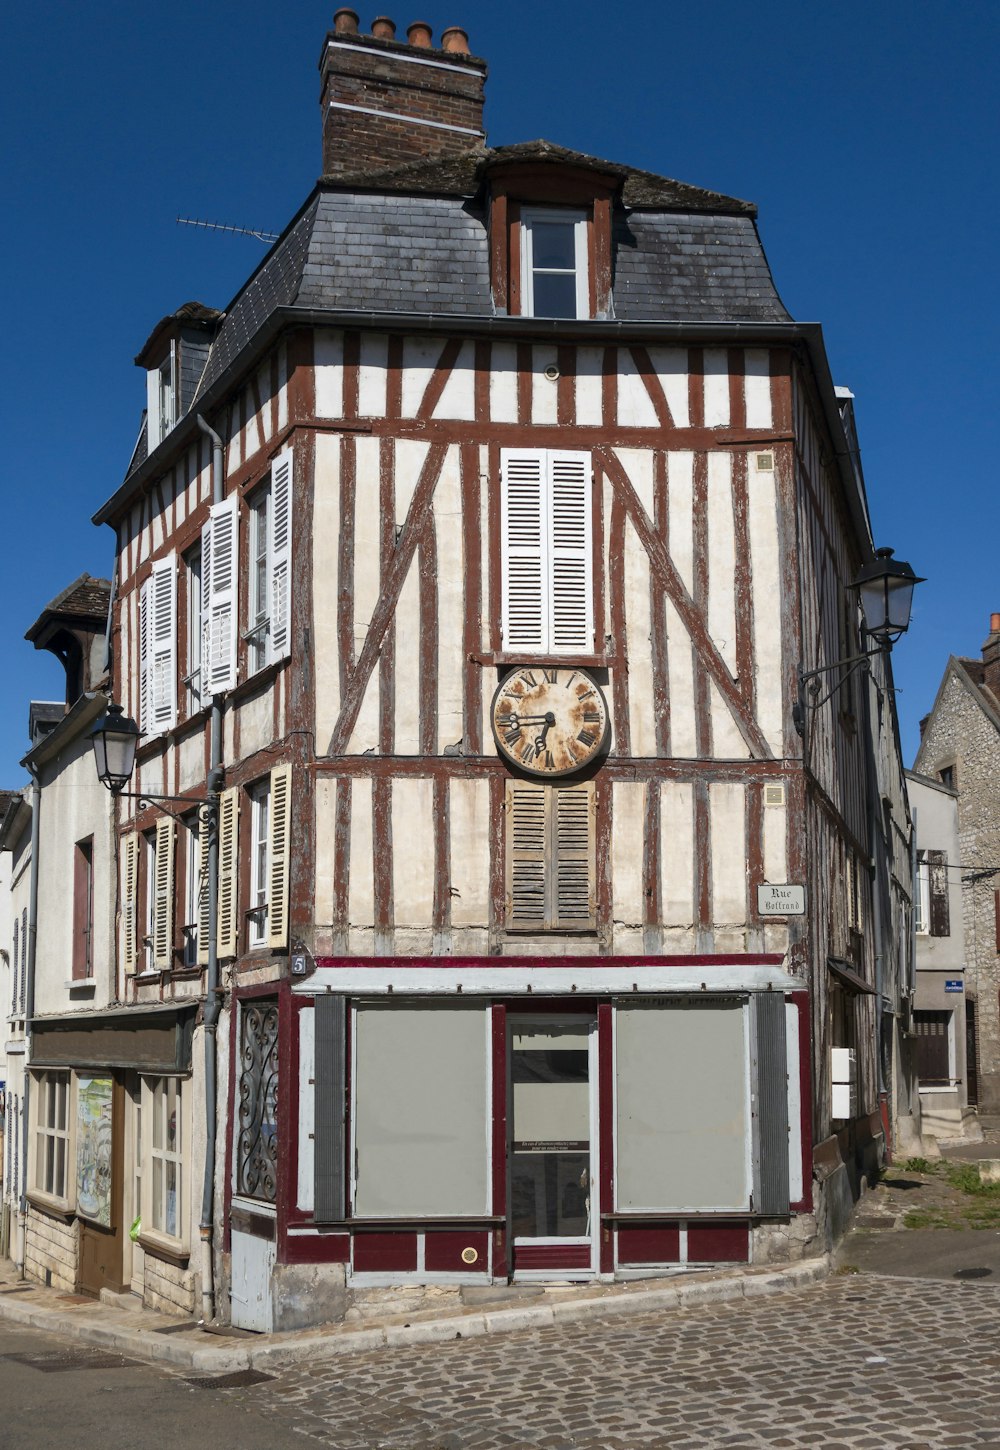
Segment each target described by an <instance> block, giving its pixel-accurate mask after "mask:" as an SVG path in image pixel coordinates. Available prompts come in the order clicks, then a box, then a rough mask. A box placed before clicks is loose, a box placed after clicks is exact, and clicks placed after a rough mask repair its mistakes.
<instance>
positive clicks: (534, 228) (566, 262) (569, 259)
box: [531, 222, 576, 272]
mask: <svg viewBox="0 0 1000 1450" xmlns="http://www.w3.org/2000/svg"><path fill="white" fill-rule="evenodd" d="M575 232H576V227H575V226H574V224H573V223H572V222H532V224H531V261H532V266H534V267H558V268H563V269H564V270H566V271H570V272H573V271H575V270H576V238H575Z"/></svg>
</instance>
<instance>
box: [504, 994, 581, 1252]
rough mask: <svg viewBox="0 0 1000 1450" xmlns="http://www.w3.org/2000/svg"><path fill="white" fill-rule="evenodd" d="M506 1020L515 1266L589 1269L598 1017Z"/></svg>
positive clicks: (510, 1204) (510, 1174)
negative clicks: (507, 1025) (507, 1024)
mask: <svg viewBox="0 0 1000 1450" xmlns="http://www.w3.org/2000/svg"><path fill="white" fill-rule="evenodd" d="M509 1021H510V1026H509V1038H508V1051H507V1061H508V1084H509V1098H510V1101H509V1107H508V1114H507V1121H508V1123H509V1124H510V1137H509V1143H508V1174H507V1181H508V1184H509V1190H508V1191H509V1217H510V1234H511V1241H512V1244H513V1269H514V1275H515V1277H524V1276H531V1277H534V1278H542V1277H544V1278H553V1279H564V1278H588V1277H589V1276H590V1275H592V1274H593V1273H594V1272H595V1271H596V1265H597V1256H596V1254H597V1189H596V1185H597V1182H598V1176H597V1114H596V1081H597V1072H596V1043H597V1030H596V1029H597V1024H596V1022H595V1021H594V1020H593V1019H591V1018H588V1017H584V1016H580V1017H547V1018H542V1017H517V1016H512V1017H511V1018H510V1019H509Z"/></svg>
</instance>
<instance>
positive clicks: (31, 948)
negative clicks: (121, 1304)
mask: <svg viewBox="0 0 1000 1450" xmlns="http://www.w3.org/2000/svg"><path fill="white" fill-rule="evenodd" d="M28 770H29V772H30V773H31V875H30V877H29V887H28V951H27V955H26V957H25V962H24V972H25V983H24V1097H23V1101H22V1103H21V1199H20V1202H19V1204H18V1218H19V1219H20V1229H21V1243H20V1251H19V1255H18V1264H17V1271H18V1275H19V1276H20V1278H22V1279H23V1278H24V1277H25V1274H24V1257H25V1249H26V1246H27V1241H28V1119H29V1116H30V1109H31V1073H30V1072H29V1070H28V1069H29V1066H30V1063H31V1020H32V1018H33V1017H34V1015H35V948H36V944H37V940H38V841H39V836H40V834H41V815H42V785H41V781H40V780H39V779H38V767H37V766H36V765H29V766H28Z"/></svg>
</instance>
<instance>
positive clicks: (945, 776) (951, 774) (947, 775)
mask: <svg viewBox="0 0 1000 1450" xmlns="http://www.w3.org/2000/svg"><path fill="white" fill-rule="evenodd" d="M938 780H940V782H941V784H942V785H946V786H947V787H948V789H949V790H954V789H955V767H954V765H943V766H942V767H941V769H940V770H939V771H938Z"/></svg>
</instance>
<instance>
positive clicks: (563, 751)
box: [490, 665, 608, 779]
mask: <svg viewBox="0 0 1000 1450" xmlns="http://www.w3.org/2000/svg"><path fill="white" fill-rule="evenodd" d="M490 722H491V724H492V726H493V735H494V738H495V740H496V743H497V749H498V750H499V752H500V754H501V755H503V756H505V757H506V758H507V759H508V760H509V761H510V762H511V764H512V765H516V766H519V767H520V769H521V770H526V771H527V772H528V773H529V774H530V775H538V776H542V777H543V778H544V779H548V778H550V777H552V776H558V775H571V774H573V773H574V772H575V771H578V770H582V769H583V768H584V767H585V766H587V765H590V764H591V762H592V761H593V760H595V759H596V757H597V756H598V755H600V753H601V750H602V748H603V746H604V743H605V739H606V737H607V733H608V706H607V701H606V700H605V698H604V696H603V694H602V693H601V687H600V685H599V684H598V683H597V681H596V680H595V679H594V678H593V676H591V675H589V674H588V673H587V671H586V670H581V669H570V668H568V667H565V668H562V669H559V668H553V667H551V666H547V667H546V668H544V669H543V668H542V667H541V666H538V665H531V666H527V665H522V666H521V667H520V668H518V669H516V670H513V671H512V672H511V673H510V674H509V675H508V676H507V678H506V679H505V680H503V681H502V682H501V683H500V685H499V686H498V687H497V692H496V694H495V695H494V696H493V704H492V705H491V706H490Z"/></svg>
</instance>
